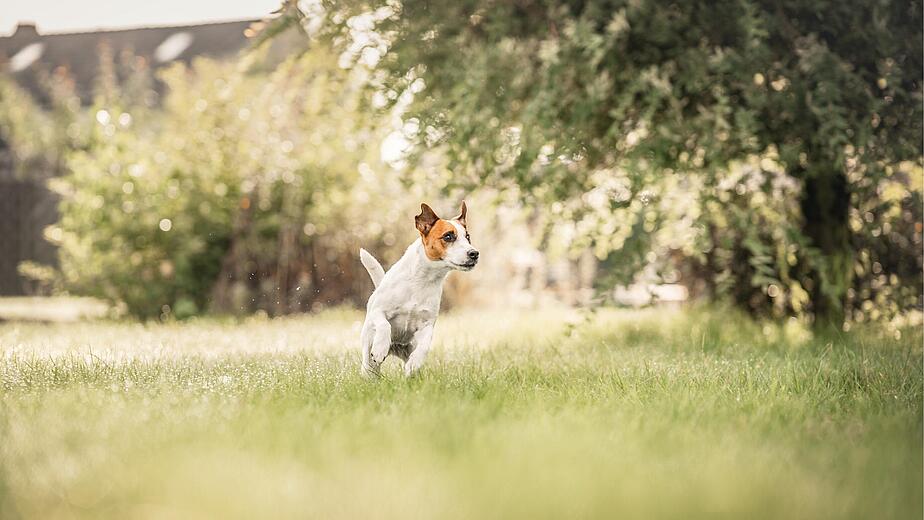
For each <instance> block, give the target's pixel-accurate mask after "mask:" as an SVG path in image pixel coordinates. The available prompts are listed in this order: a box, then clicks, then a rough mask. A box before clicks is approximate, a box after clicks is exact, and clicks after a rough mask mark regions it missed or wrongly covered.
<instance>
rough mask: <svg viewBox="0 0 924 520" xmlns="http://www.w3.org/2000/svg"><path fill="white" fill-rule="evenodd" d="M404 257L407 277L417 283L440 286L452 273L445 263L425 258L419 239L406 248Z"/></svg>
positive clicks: (421, 242) (425, 253) (425, 254)
mask: <svg viewBox="0 0 924 520" xmlns="http://www.w3.org/2000/svg"><path fill="white" fill-rule="evenodd" d="M404 257H405V258H407V260H408V274H409V276H410V277H411V279H413V280H414V281H416V282H419V283H424V284H438V285H442V284H443V280H445V279H446V276H447V275H449V272H450V271H452V267H450V266H449V264H447V263H446V262H442V261H433V260H430V259H429V258H427V252H426V251H424V246H423V241H422V240H421V239H420V238H418V239H417V240H415V241H414V243H413V244H411V245H410V246H408V248H407V251H405V253H404Z"/></svg>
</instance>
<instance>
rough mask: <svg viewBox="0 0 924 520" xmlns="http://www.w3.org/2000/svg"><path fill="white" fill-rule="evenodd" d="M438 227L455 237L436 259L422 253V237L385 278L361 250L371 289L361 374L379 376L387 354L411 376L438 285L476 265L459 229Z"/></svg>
mask: <svg viewBox="0 0 924 520" xmlns="http://www.w3.org/2000/svg"><path fill="white" fill-rule="evenodd" d="M443 222H447V223H449V224H451V225H452V226H453V227H454V228H455V233H456V234H455V236H456V238H455V239H454V240H453V241H452V243H451V244H450V245H449V246H446V247H445V250H444V254H443V256H442V257H441V258H438V259H436V260H434V259H432V258H430V257H429V256H428V253H427V251H426V249H425V246H424V239H425V238H426V236H423V237H422V238H418V239H417V240H416V241H415V242H414V243H413V244H411V245H410V246H409V247H408V248H407V250H406V251H405V252H404V255H403V256H402V257H401V259H400V260H398V261H397V262H396V263H395V265H393V266H392V267H391V269H389V270H388V272H387V273H386V272H385V270H384V269H383V268H382V266H381V264H379V262H378V261H377V260H376V259H375V258H373V257H372V255H370V254H369V253H368V252H366V250H364V249H361V250H360V259H361V260H362V263H363V265H364V266H365V267H366V269H367V270H368V271H369V276H370V277H371V278H372V282H373V283H374V284H375V286H376V288H375V291H373V293H372V296H370V297H369V302H368V304H367V305H366V320H365V322H364V323H363V328H362V334H361V337H360V341H361V343H362V371H363V373H364V374H366V375H378V373H379V367H380V366H381V364H382V362H383V361H385V358H386V357H388V356H389V355H390V354H391V355H395V356H396V357H399V358H401V359H402V360H403V361H404V372H405V374H406V375H408V376H410V375H412V374H413V373H414V372H416V371H417V370H418V369H419V368H420V367H421V365H422V364H423V362H424V360H425V359H426V357H427V353H428V352H429V351H430V343H431V340H432V338H433V326H434V324H435V323H436V317H437V315H438V314H439V310H440V300H441V298H442V295H443V281H444V280H445V279H446V276H447V275H448V274H449V272H450V271H452V270H454V269H458V270H465V271H468V270H471V269H472V268H473V267H474V265H475V262H477V257H478V252H477V251H475V249H474V248H473V247H472V246H471V244H470V243H469V241H468V238H467V236H468V235H467V232H466V231H465V228H464V227H463V225H462V224H460V223H459V222H458V221H443ZM462 222H464V221H462ZM447 229H448V228H447ZM472 255H474V256H472Z"/></svg>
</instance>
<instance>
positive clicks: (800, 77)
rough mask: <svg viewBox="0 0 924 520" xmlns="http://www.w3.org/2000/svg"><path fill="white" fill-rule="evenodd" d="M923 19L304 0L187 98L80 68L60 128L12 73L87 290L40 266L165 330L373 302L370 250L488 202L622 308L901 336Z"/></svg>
mask: <svg viewBox="0 0 924 520" xmlns="http://www.w3.org/2000/svg"><path fill="white" fill-rule="evenodd" d="M821 12H823V13H824V16H821V15H820V14H819V13H821ZM920 25H921V6H920V4H918V3H913V4H904V3H898V2H888V1H886V2H880V3H874V4H865V5H860V6H852V5H840V4H838V5H833V4H828V3H823V2H808V3H806V2H777V3H773V4H769V3H763V2H752V1H744V0H734V1H732V0H729V1H722V2H710V3H704V2H689V3H684V4H666V5H665V4H662V3H659V2H652V1H634V2H603V1H601V0H596V1H590V2H580V3H574V2H562V1H555V2H542V3H540V2H532V1H529V0H527V1H523V2H513V3H492V2H486V1H483V0H464V1H456V2H437V3H435V4H434V3H432V2H431V3H418V2H407V3H405V4H401V3H399V2H396V1H393V0H387V1H385V2H371V3H370V2H368V1H358V0H347V1H341V2H336V3H334V2H323V1H301V2H294V1H289V2H285V3H284V4H283V7H282V9H281V10H280V11H279V16H278V17H277V18H275V20H274V21H272V22H270V23H268V24H267V25H266V26H265V28H264V30H263V32H262V34H260V35H258V36H257V37H256V38H255V40H254V41H255V42H256V43H255V44H254V47H253V48H252V49H250V50H248V51H247V52H246V53H244V54H242V55H241V56H239V57H238V58H237V59H236V60H233V61H231V62H214V61H209V60H198V61H195V62H194V63H193V64H192V65H190V66H183V65H175V66H174V67H172V68H170V69H168V70H167V71H166V72H164V73H163V74H162V77H160V78H158V79H159V80H161V81H163V82H164V84H165V86H166V92H167V94H166V95H164V97H163V98H161V99H158V98H157V96H156V94H154V90H153V89H152V88H151V85H152V84H153V78H152V77H151V74H150V72H149V71H148V69H147V68H146V66H145V64H144V63H143V61H141V60H138V59H136V58H135V57H133V56H131V54H130V53H123V54H120V55H118V56H116V55H113V53H111V52H108V51H107V50H106V49H105V48H103V49H102V53H101V60H102V64H103V67H102V70H103V73H102V74H101V75H100V77H99V78H98V81H97V85H96V97H95V99H94V102H93V104H92V105H91V106H81V105H80V102H79V99H78V98H77V96H76V95H75V93H74V92H73V85H72V83H71V82H70V80H69V78H68V77H67V76H66V74H63V73H56V74H54V75H50V76H48V77H47V78H46V81H45V83H46V88H47V90H48V91H49V92H50V93H51V95H50V96H48V97H49V98H50V99H51V105H50V106H48V107H38V106H36V105H35V103H34V102H32V100H31V99H30V96H28V95H27V94H25V93H23V92H21V91H20V90H19V89H18V88H17V87H16V86H15V84H14V83H13V82H11V81H9V80H8V79H7V78H0V137H2V139H3V140H4V141H5V142H6V144H7V145H8V148H9V149H10V150H11V151H12V152H13V156H14V157H13V159H14V161H13V162H14V166H15V170H16V171H17V172H18V173H17V174H18V175H39V174H37V173H36V172H45V173H43V174H41V175H43V176H45V177H54V179H53V180H52V182H51V185H52V186H53V188H54V189H55V190H56V191H57V192H58V193H60V194H61V196H62V202H61V220H60V223H59V225H57V226H54V227H52V228H50V229H49V230H48V232H47V234H46V235H47V238H48V239H49V240H51V241H53V242H55V243H57V244H59V245H60V246H61V247H60V255H61V265H60V270H59V271H57V272H54V271H50V270H49V269H47V268H46V267H43V266H37V265H30V264H24V265H22V266H21V272H23V273H24V274H26V275H28V276H31V277H34V278H41V279H43V280H46V281H47V282H48V283H52V284H55V285H56V286H57V287H58V288H59V289H63V290H66V291H71V292H75V293H80V294H88V295H95V296H101V297H104V298H107V299H109V300H111V301H115V302H120V303H123V304H124V305H125V307H126V309H127V310H128V311H129V312H130V313H131V314H134V315H137V316H142V317H157V316H160V317H162V318H167V317H170V316H178V317H185V316H189V315H193V314H198V313H201V312H204V311H207V310H211V311H217V312H234V313H238V312H252V311H255V310H264V311H266V312H268V313H271V314H281V313H286V312H293V311H300V310H306V309H314V308H317V307H318V306H321V305H327V304H329V303H334V302H343V301H348V302H352V303H355V304H361V302H362V301H363V300H364V298H365V296H366V295H367V294H368V291H369V289H370V285H369V282H368V281H366V280H367V277H366V275H365V273H364V272H363V271H362V270H361V267H360V266H359V264H358V263H357V262H356V261H355V252H356V249H357V248H358V246H359V245H360V244H362V245H363V246H365V247H368V248H370V249H374V250H376V252H377V256H379V257H380V258H383V259H384V258H395V257H397V255H398V254H399V252H400V251H399V249H400V248H401V247H403V246H404V245H405V244H406V243H407V242H408V241H409V240H410V239H412V238H413V230H412V229H409V228H408V227H407V226H406V222H405V221H404V220H402V219H401V216H402V215H406V214H407V213H408V212H409V211H410V210H413V209H414V203H416V202H419V200H417V199H419V198H420V196H421V195H422V194H423V193H426V194H427V196H428V197H432V196H434V195H436V192H441V193H442V194H444V195H446V194H452V195H453V196H454V195H456V194H457V193H458V192H459V191H465V192H469V193H470V192H472V191H473V190H476V189H477V190H478V192H479V193H480V194H481V195H485V196H493V197H495V199H496V202H497V203H499V204H502V205H506V206H509V207H512V208H514V212H515V213H517V214H518V215H519V216H518V217H517V218H518V219H519V220H525V221H526V222H525V226H521V227H518V228H517V229H516V231H515V232H518V233H526V232H527V231H526V230H528V234H530V236H531V237H533V238H535V241H536V245H537V247H538V249H539V250H540V251H541V252H543V253H547V254H548V256H549V257H555V256H557V255H560V256H566V257H571V258H572V259H577V258H579V257H581V256H582V255H584V257H586V252H587V251H591V252H593V254H594V256H595V257H596V258H597V261H598V266H597V267H598V269H597V273H596V276H595V280H596V285H597V287H598V289H600V293H601V294H602V295H603V296H604V297H608V296H609V295H611V294H612V288H613V287H614V286H615V285H626V284H631V283H633V282H643V283H649V284H660V283H668V284H673V283H679V284H683V285H685V286H686V287H687V288H688V290H689V291H690V293H691V294H692V295H693V296H694V297H699V298H706V299H715V300H728V301H730V302H732V303H734V304H735V305H736V306H738V307H740V308H743V309H745V310H747V311H748V312H750V313H752V314H756V315H760V316H767V317H773V318H785V317H795V318H798V319H804V320H805V321H812V320H815V322H817V323H822V324H828V323H834V324H841V323H842V322H843V323H844V327H848V328H849V327H850V326H852V324H853V323H859V322H865V321H875V322H883V321H887V322H892V323H893V324H900V323H901V322H902V320H903V317H902V315H903V313H905V312H906V311H909V310H916V311H920V309H921V307H922V303H924V302H922V291H921V287H922V283H924V280H922V267H924V255H922V231H924V229H922V220H924V216H922V185H921V180H922V179H921V177H922V167H921V165H922V157H921V155H922V146H921V143H922V129H921V125H922V111H921V102H922V93H921V74H922V56H921V47H922V45H921V43H922V37H921V33H920V30H919V29H920ZM293 30H296V31H298V32H300V33H303V34H304V35H307V36H306V37H302V38H301V42H300V44H299V45H298V46H297V47H296V48H290V49H289V52H288V53H283V54H282V55H279V54H274V53H272V52H270V51H269V47H270V46H271V45H272V44H273V43H274V41H278V40H279V39H280V36H281V35H283V34H286V35H288V36H291V35H292V31H293ZM288 36H287V37H286V39H287V41H289V40H288ZM296 40H298V38H296ZM270 55H272V57H270ZM280 56H281V57H280ZM49 172H50V173H49ZM399 174H400V175H399ZM371 214H374V218H370V215H371ZM498 218H500V217H497V216H495V217H493V219H494V220H495V223H497V224H498V225H496V226H494V228H493V229H492V230H491V233H492V238H493V239H494V240H495V242H496V240H497V239H498V237H499V235H500V233H502V232H503V230H504V228H510V227H511V223H510V222H509V221H508V222H506V223H499V222H497V219H498ZM500 224H504V225H500ZM405 230H407V232H406V233H405ZM395 233H398V235H395ZM523 254H525V255H527V256H528V252H526V253H523ZM515 256H517V255H516V254H513V255H511V258H513V257H515ZM520 256H523V255H520ZM511 261H513V260H511ZM524 265H525V264H524ZM530 265H532V264H530ZM508 267H509V266H508ZM529 269H531V268H529ZM540 283H546V284H548V283H549V280H548V276H545V278H544V279H543V280H540ZM896 330H897V329H896Z"/></svg>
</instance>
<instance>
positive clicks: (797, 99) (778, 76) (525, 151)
mask: <svg viewBox="0 0 924 520" xmlns="http://www.w3.org/2000/svg"><path fill="white" fill-rule="evenodd" d="M315 7H316V6H315ZM312 11H313V14H312V15H311V16H313V17H315V18H316V17H318V16H324V17H326V20H327V23H326V24H325V25H324V26H323V27H324V29H322V31H325V32H324V34H326V35H327V36H329V37H331V38H332V39H333V40H334V41H335V42H339V43H340V44H342V47H343V49H345V51H344V55H343V56H342V58H341V59H342V61H346V62H347V63H358V64H360V65H364V66H368V67H370V68H372V69H373V72H372V77H373V81H372V82H371V84H372V85H373V87H374V88H375V89H376V93H375V99H376V101H377V102H378V103H379V104H384V105H386V106H397V105H401V104H402V103H408V102H409V100H410V102H409V104H408V106H407V107H406V108H405V109H404V110H405V115H406V117H407V118H409V119H410V118H414V119H415V122H416V123H417V124H418V126H419V128H420V129H421V131H420V132H419V134H418V141H419V143H420V144H421V145H423V146H421V147H420V149H426V148H432V147H441V148H442V149H443V150H445V153H446V154H447V156H448V158H449V168H450V169H451V170H452V171H453V173H454V176H455V179H456V180H457V182H458V183H460V184H462V185H463V186H465V185H469V186H472V185H475V184H477V183H489V184H492V185H501V186H502V185H505V184H511V183H512V184H514V185H516V186H517V187H518V188H520V189H522V190H524V191H525V192H526V193H528V194H529V195H530V196H532V197H534V199H535V200H539V201H546V202H553V201H560V200H564V199H567V198H569V197H575V196H577V195H580V194H582V193H586V192H587V191H588V190H589V189H591V188H592V187H593V183H594V182H595V179H598V178H599V176H597V175H595V174H596V173H597V172H600V171H605V170H607V169H613V168H620V169H625V170H627V171H630V172H635V173H636V174H637V175H634V179H635V181H634V182H632V184H631V192H632V194H633V196H636V195H638V193H639V192H640V191H642V190H643V189H644V188H645V185H644V182H645V179H646V178H650V175H645V173H648V172H651V171H656V172H659V173H661V172H663V175H669V174H670V173H672V172H675V171H677V172H680V171H682V172H688V173H689V172H696V173H698V174H701V175H703V176H706V177H707V178H708V177H710V176H714V175H715V174H716V172H720V171H724V170H726V169H727V168H728V167H729V165H730V164H731V163H733V162H735V161H738V160H744V159H746V158H748V157H753V156H755V155H758V156H759V155H763V154H768V153H769V154H772V155H773V156H774V157H775V158H776V159H777V160H778V161H779V163H780V164H782V165H783V167H784V168H785V171H786V173H787V174H788V175H790V176H791V177H793V178H794V179H796V180H798V181H799V182H801V186H802V189H801V196H800V207H801V224H800V228H801V232H802V234H803V235H804V237H805V238H806V239H807V243H808V246H809V247H808V251H806V255H807V256H809V257H811V258H813V259H814V260H813V262H812V265H811V269H810V271H811V272H810V274H809V277H810V283H808V284H807V285H809V286H810V287H808V289H809V293H810V302H811V307H812V310H813V311H814V314H815V316H816V323H819V324H835V325H838V326H839V325H840V323H841V322H843V318H844V311H845V308H844V303H845V299H846V297H847V292H848V288H849V287H850V285H851V278H852V276H853V275H852V273H853V272H854V271H853V264H854V250H853V248H852V246H851V233H852V232H851V229H850V227H849V215H848V212H849V211H848V210H849V208H850V206H851V197H852V196H855V195H856V194H858V193H860V192H861V191H862V190H863V189H865V188H866V187H868V186H869V183H870V182H874V181H875V179H877V178H881V177H884V176H887V175H891V172H892V166H893V165H895V164H897V163H899V162H901V161H913V162H914V163H915V164H920V161H921V154H922V126H921V120H922V110H921V101H922V90H921V76H922V36H921V31H920V28H921V26H922V16H921V12H922V6H921V3H920V2H910V3H907V2H898V1H888V0H883V1H868V2H862V3H856V2H849V3H844V2H831V1H825V0H815V1H809V2H806V1H801V0H799V1H796V0H788V1H787V0H779V1H752V0H722V1H716V2H677V3H671V4H665V3H663V2H656V1H653V0H635V1H631V2H630V1H609V0H586V1H570V2H569V1H563V0H557V1H546V2H540V1H531V0H517V1H512V2H495V1H490V0H453V1H445V2H440V1H426V2H420V1H409V2H405V3H403V4H401V3H398V2H396V1H394V0H386V1H384V2H374V1H373V2H369V1H346V2H329V3H326V4H324V9H323V11H322V10H319V9H317V8H313V9H312ZM283 12H284V14H285V16H283V17H282V18H281V20H291V19H293V18H299V17H304V16H305V14H304V13H301V12H299V11H298V10H297V9H296V7H295V3H294V2H290V3H288V4H287V5H286V7H285V8H284V10H283ZM322 12H323V15H320V14H319V13H322ZM411 95H413V97H412V99H411ZM620 204H622V202H619V201H614V202H613V205H614V208H615V207H618V206H619V205H620Z"/></svg>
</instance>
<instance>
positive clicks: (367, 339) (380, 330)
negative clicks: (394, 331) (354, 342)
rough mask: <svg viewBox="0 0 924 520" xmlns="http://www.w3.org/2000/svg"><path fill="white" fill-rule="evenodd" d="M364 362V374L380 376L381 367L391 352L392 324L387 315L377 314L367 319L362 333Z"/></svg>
mask: <svg viewBox="0 0 924 520" xmlns="http://www.w3.org/2000/svg"><path fill="white" fill-rule="evenodd" d="M361 341H362V344H363V360H362V361H363V362H362V373H363V374H364V375H366V376H378V375H379V367H380V366H381V365H382V362H383V361H385V358H386V357H388V351H389V350H391V324H390V323H388V320H387V319H386V318H385V314H383V313H376V314H370V315H369V316H367V317H366V323H364V324H363V331H362V339H361Z"/></svg>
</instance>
